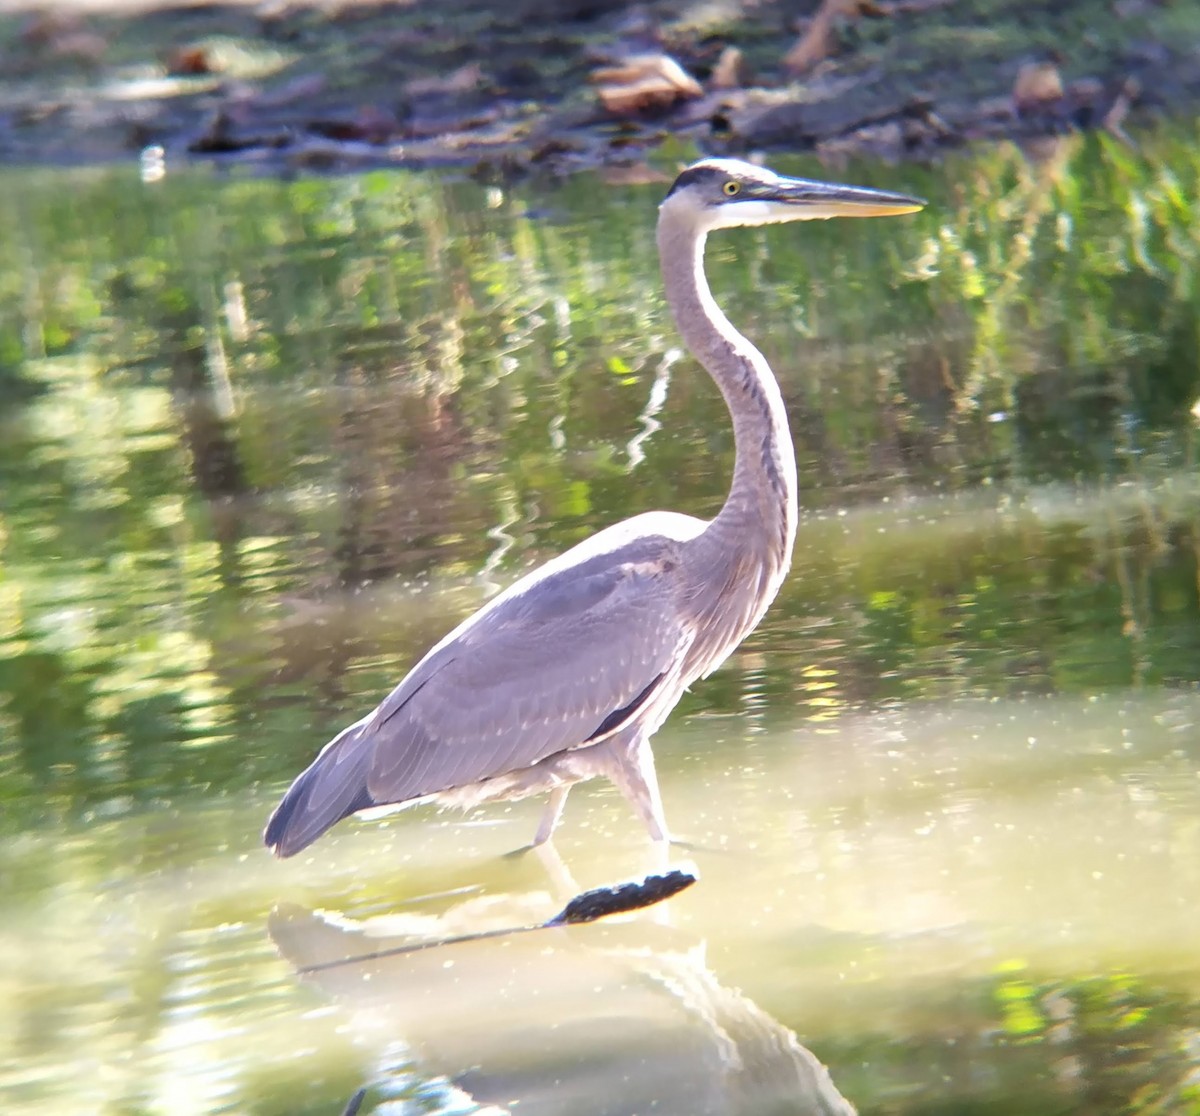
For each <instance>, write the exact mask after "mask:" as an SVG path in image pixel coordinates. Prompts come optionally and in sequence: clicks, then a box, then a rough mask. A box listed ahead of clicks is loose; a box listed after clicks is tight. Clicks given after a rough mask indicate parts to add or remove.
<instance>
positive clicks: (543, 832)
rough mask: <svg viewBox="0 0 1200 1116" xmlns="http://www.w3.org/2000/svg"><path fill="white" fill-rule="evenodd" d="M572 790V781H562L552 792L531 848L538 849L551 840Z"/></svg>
mask: <svg viewBox="0 0 1200 1116" xmlns="http://www.w3.org/2000/svg"><path fill="white" fill-rule="evenodd" d="M570 790H571V784H570V783H560V784H559V785H558V786H557V787H555V788H554V789H553V790H552V791H551V792H550V801H549V802H547V803H546V809H545V810H544V811H543V812H542V820H541V821H540V822H538V827H537V833H535V834H534V836H533V844H532V845H531V846H530V848H534V849H536V848H537V847H538V845H544V844H545V843H546V842H547V841H549V840H550V838H551V836H552V835H553V833H554V829H555V827H556V826H557V825H558V819H559V818H561V817H562V812H563V807H564V806H566V804H567V795H568V794H569V793H570Z"/></svg>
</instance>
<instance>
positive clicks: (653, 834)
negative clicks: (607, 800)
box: [610, 737, 671, 845]
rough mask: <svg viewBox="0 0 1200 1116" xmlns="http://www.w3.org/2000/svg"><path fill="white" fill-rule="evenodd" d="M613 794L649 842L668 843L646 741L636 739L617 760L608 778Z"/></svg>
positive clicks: (667, 832)
mask: <svg viewBox="0 0 1200 1116" xmlns="http://www.w3.org/2000/svg"><path fill="white" fill-rule="evenodd" d="M610 778H611V779H612V781H613V782H614V783H615V784H616V785H617V790H619V791H620V792H621V794H622V795H624V796H625V799H626V800H627V801H628V802H629V804H630V805H631V806H632V807H633V809H634V812H635V813H636V814H637V816H638V817H639V818H641V819H642V824H643V825H644V826H645V827H646V829H647V830H648V831H649V833H650V839H651V840H652V841H657V842H662V843H663V844H664V845H665V844H666V843H667V842H668V841H670V839H671V837H670V831H669V830H668V829H667V817H666V814H665V813H664V811H663V804H662V795H660V794H659V792H658V776H657V775H656V774H655V772H654V753H653V752H652V751H651V750H650V741H649V740H647V739H646V738H645V737H638V738H636V739H635V740H634V741H633V744H632V745H631V747H630V748H629V749H628V750H627V751H624V752H623V754H622V755H620V756H619V757H618V762H617V766H616V768H615V769H614V771H613V772H612V774H611V775H610Z"/></svg>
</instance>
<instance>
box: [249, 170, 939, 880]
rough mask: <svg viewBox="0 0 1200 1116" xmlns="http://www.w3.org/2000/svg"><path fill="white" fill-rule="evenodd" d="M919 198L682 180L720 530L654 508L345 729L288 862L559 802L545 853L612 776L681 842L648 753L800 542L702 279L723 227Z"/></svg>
mask: <svg viewBox="0 0 1200 1116" xmlns="http://www.w3.org/2000/svg"><path fill="white" fill-rule="evenodd" d="M923 205H924V202H923V201H921V200H920V199H918V198H913V197H908V196H907V195H904V194H897V193H891V192H888V191H883V190H876V189H869V188H865V187H859V186H845V185H837V184H832V183H827V182H819V181H813V180H809V179H804V178H790V177H784V176H782V175H779V174H776V173H774V172H773V171H770V170H767V169H765V168H763V167H760V166H756V165H754V164H751V163H748V162H743V161H741V160H736V159H721V158H709V159H703V160H701V161H699V162H697V163H694V164H693V165H691V166H690V167H688V168H687V169H686V170H684V171H683V172H682V173H681V174H680V175H679V177H678V178H676V180H675V182H674V185H672V187H671V189H670V190H669V191H668V193H667V195H666V198H665V199H664V201H663V202H662V204H661V206H660V207H659V211H658V233H657V240H658V254H659V261H660V267H661V272H662V280H663V287H664V290H665V293H666V297H667V303H668V305H669V306H670V309H671V312H672V314H673V316H674V319H675V324H676V327H677V328H678V330H679V333H680V334H681V335H682V337H683V340H684V341H685V343H686V344H687V346H688V348H689V349H690V350H691V352H692V354H693V355H694V356H695V357H696V359H697V360H698V361H699V363H700V364H701V365H702V366H703V367H704V368H705V370H706V371H707V372H708V374H709V375H710V376H711V377H712V378H713V380H714V381H716V384H717V387H718V388H719V389H720V391H721V394H722V395H723V396H724V400H725V403H726V405H727V407H728V409H729V414H730V418H731V420H732V423H733V434H734V466H733V478H732V483H731V485H730V489H729V494H728V496H727V497H726V499H725V502H724V504H723V505H722V507H721V509H720V511H719V512H718V513H717V515H716V516H715V517H714V518H713V519H711V520H703V519H698V518H696V517H694V516H690V515H683V514H680V513H678V512H669V511H652V512H645V513H643V514H641V515H636V516H634V517H633V518H632V519H627V520H625V521H624V522H622V523H617V524H614V525H612V526H610V527H607V528H605V529H603V530H602V531H600V532H599V533H597V534H596V535H593V536H592V537H591V538H588V539H586V540H584V541H583V542H581V543H579V544H578V545H576V546H574V547H572V548H571V549H570V550H568V551H567V552H566V553H565V554H562V555H561V556H559V557H557V558H554V559H552V560H551V561H549V562H547V563H545V564H544V565H542V566H541V567H539V568H537V569H535V570H533V571H532V572H530V573H528V574H526V575H525V576H523V577H521V578H520V579H519V580H517V581H516V582H514V583H513V584H512V585H511V586H509V588H508V589H506V590H504V591H503V592H501V593H500V594H498V595H497V596H495V597H494V598H492V600H490V601H489V602H487V603H486V604H485V605H484V606H483V607H482V608H480V609H479V611H477V612H476V613H475V614H474V615H472V616H471V617H469V618H468V619H467V620H465V621H464V622H463V623H461V624H460V625H459V626H458V627H457V628H455V629H454V630H453V631H452V632H450V634H449V635H447V636H446V637H445V638H444V639H443V640H442V641H441V642H440V643H438V644H437V645H436V646H434V647H433V648H432V649H431V650H430V651H429V652H428V653H427V654H426V655H425V656H424V658H422V659H421V660H420V661H419V662H418V663H417V664H416V665H415V666H414V667H413V668H412V670H411V671H409V673H408V674H407V675H406V676H405V678H404V679H403V680H402V681H401V682H400V684H399V685H398V686H396V688H395V689H394V690H392V692H391V693H390V694H388V695H387V697H385V698H384V699H383V700H382V701H381V702H380V703H379V705H378V706H376V708H375V709H373V710H372V711H371V712H370V713H368V714H367V715H366V716H365V717H363V718H362V719H361V720H358V721H356V722H354V724H352V725H350V726H349V727H348V728H346V729H344V730H343V731H342V732H340V733H339V734H338V735H337V736H336V737H334V739H333V740H331V741H330V742H329V743H328V744H326V745H325V747H324V748H323V749H322V751H321V752H320V754H319V755H318V756H317V758H316V759H315V760H314V761H313V762H312V764H311V765H310V766H309V767H307V768H306V769H305V770H304V771H303V772H301V773H300V775H298V776H297V777H296V779H295V781H294V782H293V783H292V785H291V787H290V788H289V789H288V790H287V792H286V793H285V794H284V796H283V799H282V800H281V801H280V803H279V805H278V806H276V808H275V811H274V813H272V815H271V817H270V820H269V821H268V822H267V826H266V830H265V831H264V834H263V838H264V841H265V843H266V845H267V846H268V847H269V848H271V849H273V850H274V852H275V853H276V855H278V856H280V857H288V856H293V855H294V854H296V853H298V852H299V851H300V850H301V849H304V848H306V847H307V846H308V845H310V844H311V843H312V842H313V841H315V840H316V839H317V838H318V837H319V836H321V834H323V833H324V832H325V831H326V830H327V829H329V828H330V827H331V826H332V825H334V824H335V823H336V822H338V821H340V820H341V819H343V818H345V817H348V816H349V815H351V814H355V813H359V812H360V811H364V810H370V809H372V808H375V807H382V806H400V805H409V804H413V803H418V802H430V801H432V802H436V803H438V804H440V805H442V806H460V807H464V808H471V807H475V806H477V805H480V804H482V803H486V802H494V801H499V800H508V799H515V798H523V797H526V796H528V795H534V794H540V793H545V792H549V798H548V800H547V803H546V806H545V809H544V811H543V813H542V816H541V820H540V822H539V824H538V828H537V832H536V834H535V836H534V840H533V845H534V846H537V845H542V844H544V843H545V842H547V841H549V840H550V838H551V835H552V834H553V833H554V831H555V827H556V826H557V825H558V822H559V819H560V818H561V816H562V812H563V807H564V806H565V804H566V801H567V795H568V793H569V791H570V789H571V787H572V786H573V785H574V784H575V783H578V782H580V781H581V780H585V779H590V778H593V777H596V776H606V777H607V778H608V779H609V780H611V781H612V782H613V783H614V784H615V785H616V787H617V789H618V790H619V791H620V792H621V794H622V795H623V796H624V797H625V798H626V799H627V800H628V802H629V803H630V805H631V806H632V808H633V811H634V812H635V813H636V814H637V816H638V817H639V818H640V819H641V821H642V823H643V824H644V825H645V827H646V829H647V830H648V832H649V835H650V838H651V840H652V841H654V842H656V843H657V842H666V841H668V840H669V839H670V832H669V830H668V828H667V822H666V817H665V815H664V811H663V803H662V797H661V795H660V792H659V787H658V779H657V776H656V775H655V770H654V756H653V753H652V751H651V747H650V740H651V737H653V735H654V733H655V732H656V731H657V730H658V728H659V727H660V726H661V725H662V723H663V722H664V721H665V720H666V718H667V716H668V715H669V714H670V712H671V710H672V709H673V708H674V707H675V705H676V704H677V703H678V701H679V699H680V697H681V696H682V694H683V693H684V691H685V690H687V689H688V687H689V686H691V684H692V683H693V682H695V681H696V680H697V679H700V678H703V677H705V676H707V675H708V674H710V673H711V672H712V671H713V670H715V669H716V668H717V667H718V666H719V665H720V664H721V663H722V662H724V660H725V659H726V658H727V657H728V656H729V654H730V653H731V652H732V651H733V650H734V648H735V647H737V645H738V644H739V643H741V641H742V640H743V639H744V638H745V636H746V635H747V634H748V633H749V632H751V631H752V630H753V629H754V627H755V626H756V625H757V624H758V622H759V620H761V619H762V616H763V614H764V613H765V612H766V610H767V607H768V606H769V605H770V604H771V602H772V601H773V600H774V598H775V595H776V594H777V593H778V591H779V588H780V586H781V585H782V583H783V580H784V577H785V575H786V573H787V570H788V567H789V565H790V562H791V557H792V547H793V544H794V541H795V537H796V520H797V478H796V457H795V450H794V448H793V445H792V438H791V432H790V430H789V428H788V420H787V412H786V410H785V408H784V402H783V396H782V394H781V392H780V389H779V384H778V382H777V381H776V379H775V376H774V374H773V373H772V371H771V368H770V366H769V365H768V364H767V361H766V358H765V357H763V355H762V353H760V352H759V351H758V349H757V348H755V346H754V345H753V344H752V343H751V342H750V341H749V340H748V339H747V338H746V337H744V336H743V335H742V334H741V333H739V332H738V331H737V330H736V329H735V328H734V327H733V325H732V324H731V323H730V321H729V319H728V318H726V316H725V315H724V313H722V311H721V310H720V308H719V307H718V306H717V304H716V302H715V300H714V299H713V296H712V292H711V290H710V288H709V285H708V280H707V278H706V276H705V272H704V248H705V241H706V238H707V236H708V234H709V233H710V232H713V231H714V230H717V229H727V228H737V227H741V226H752V225H767V224H775V223H780V222H785V221H805V220H813V219H819V218H829V217H880V216H890V215H895V214H903V213H912V212H915V211H916V210H918V209H920V208H921V207H922V206H923Z"/></svg>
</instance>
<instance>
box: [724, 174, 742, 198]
mask: <svg viewBox="0 0 1200 1116" xmlns="http://www.w3.org/2000/svg"><path fill="white" fill-rule="evenodd" d="M721 189H723V190H724V191H725V196H726V197H727V198H732V197H733V195H734V194H736V193H739V192H740V191H741V189H742V184H741V183H740V182H734V181H733V180H732V179H730V181H728V182H726V183H725V185H724V186H722V187H721Z"/></svg>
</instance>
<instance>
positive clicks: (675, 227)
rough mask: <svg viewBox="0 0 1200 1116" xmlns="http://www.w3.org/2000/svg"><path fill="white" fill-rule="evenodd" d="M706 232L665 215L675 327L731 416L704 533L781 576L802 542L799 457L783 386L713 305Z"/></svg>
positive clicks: (664, 251) (663, 250)
mask: <svg viewBox="0 0 1200 1116" xmlns="http://www.w3.org/2000/svg"><path fill="white" fill-rule="evenodd" d="M704 241H705V234H704V233H703V232H702V231H698V230H697V229H696V228H694V227H692V226H691V225H690V224H688V223H686V222H685V221H684V220H679V219H676V218H675V217H673V215H671V214H670V213H669V212H667V211H665V210H664V211H662V212H660V216H659V222H658V253H659V259H660V260H661V263H662V275H663V284H664V287H665V290H666V294H667V302H668V303H669V304H670V306H671V311H672V313H673V314H674V316H675V323H676V325H677V326H678V327H679V332H680V333H681V334H682V335H683V339H684V341H685V342H686V343H687V346H688V348H689V349H691V351H692V352H693V353H694V354H695V356H696V358H697V359H698V360H699V361H700V363H701V364H702V365H704V367H705V369H706V370H707V371H708V374H709V375H710V376H712V378H713V379H714V380H715V381H716V382H717V386H718V387H719V388H720V389H721V394H722V395H723V396H724V397H725V403H726V405H727V406H728V407H729V414H730V416H731V417H732V418H733V434H734V445H735V450H736V457H735V463H734V467H733V483H732V485H731V487H730V490H729V495H728V497H726V500H725V504H724V506H723V507H722V508H721V511H720V513H719V514H718V515H717V517H716V519H714V520H713V522H712V525H711V526H710V528H709V530H708V531H706V532H705V534H706V535H708V536H710V538H711V541H712V542H713V543H715V544H717V545H718V546H722V547H733V546H744V545H745V544H746V543H747V542H752V543H756V544H758V545H761V546H763V547H765V548H766V550H767V553H768V555H769V557H770V559H771V560H772V562H773V564H775V563H777V564H778V569H779V573H780V575H782V572H783V571H784V570H786V569H787V567H788V565H789V564H790V563H791V558H792V543H793V542H794V540H795V537H796V455H795V450H794V449H793V447H792V437H791V432H790V431H789V429H788V421H787V411H786V410H785V409H784V406H783V397H782V396H781V395H780V392H779V384H778V383H777V382H776V380H775V376H774V375H773V374H772V372H771V369H770V366H769V365H768V364H767V361H766V358H765V357H764V356H763V355H762V353H760V352H759V351H758V349H756V348H755V347H754V345H752V344H751V343H750V341H748V340H747V339H746V338H745V337H743V336H742V335H741V334H740V333H739V332H738V331H737V330H736V329H734V327H733V325H732V324H731V323H730V321H729V319H728V318H726V317H725V315H724V314H723V313H722V312H721V310H720V307H718V306H717V304H716V302H715V301H714V300H713V296H712V292H711V291H710V290H709V287H708V280H707V279H706V278H705V275H704Z"/></svg>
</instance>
